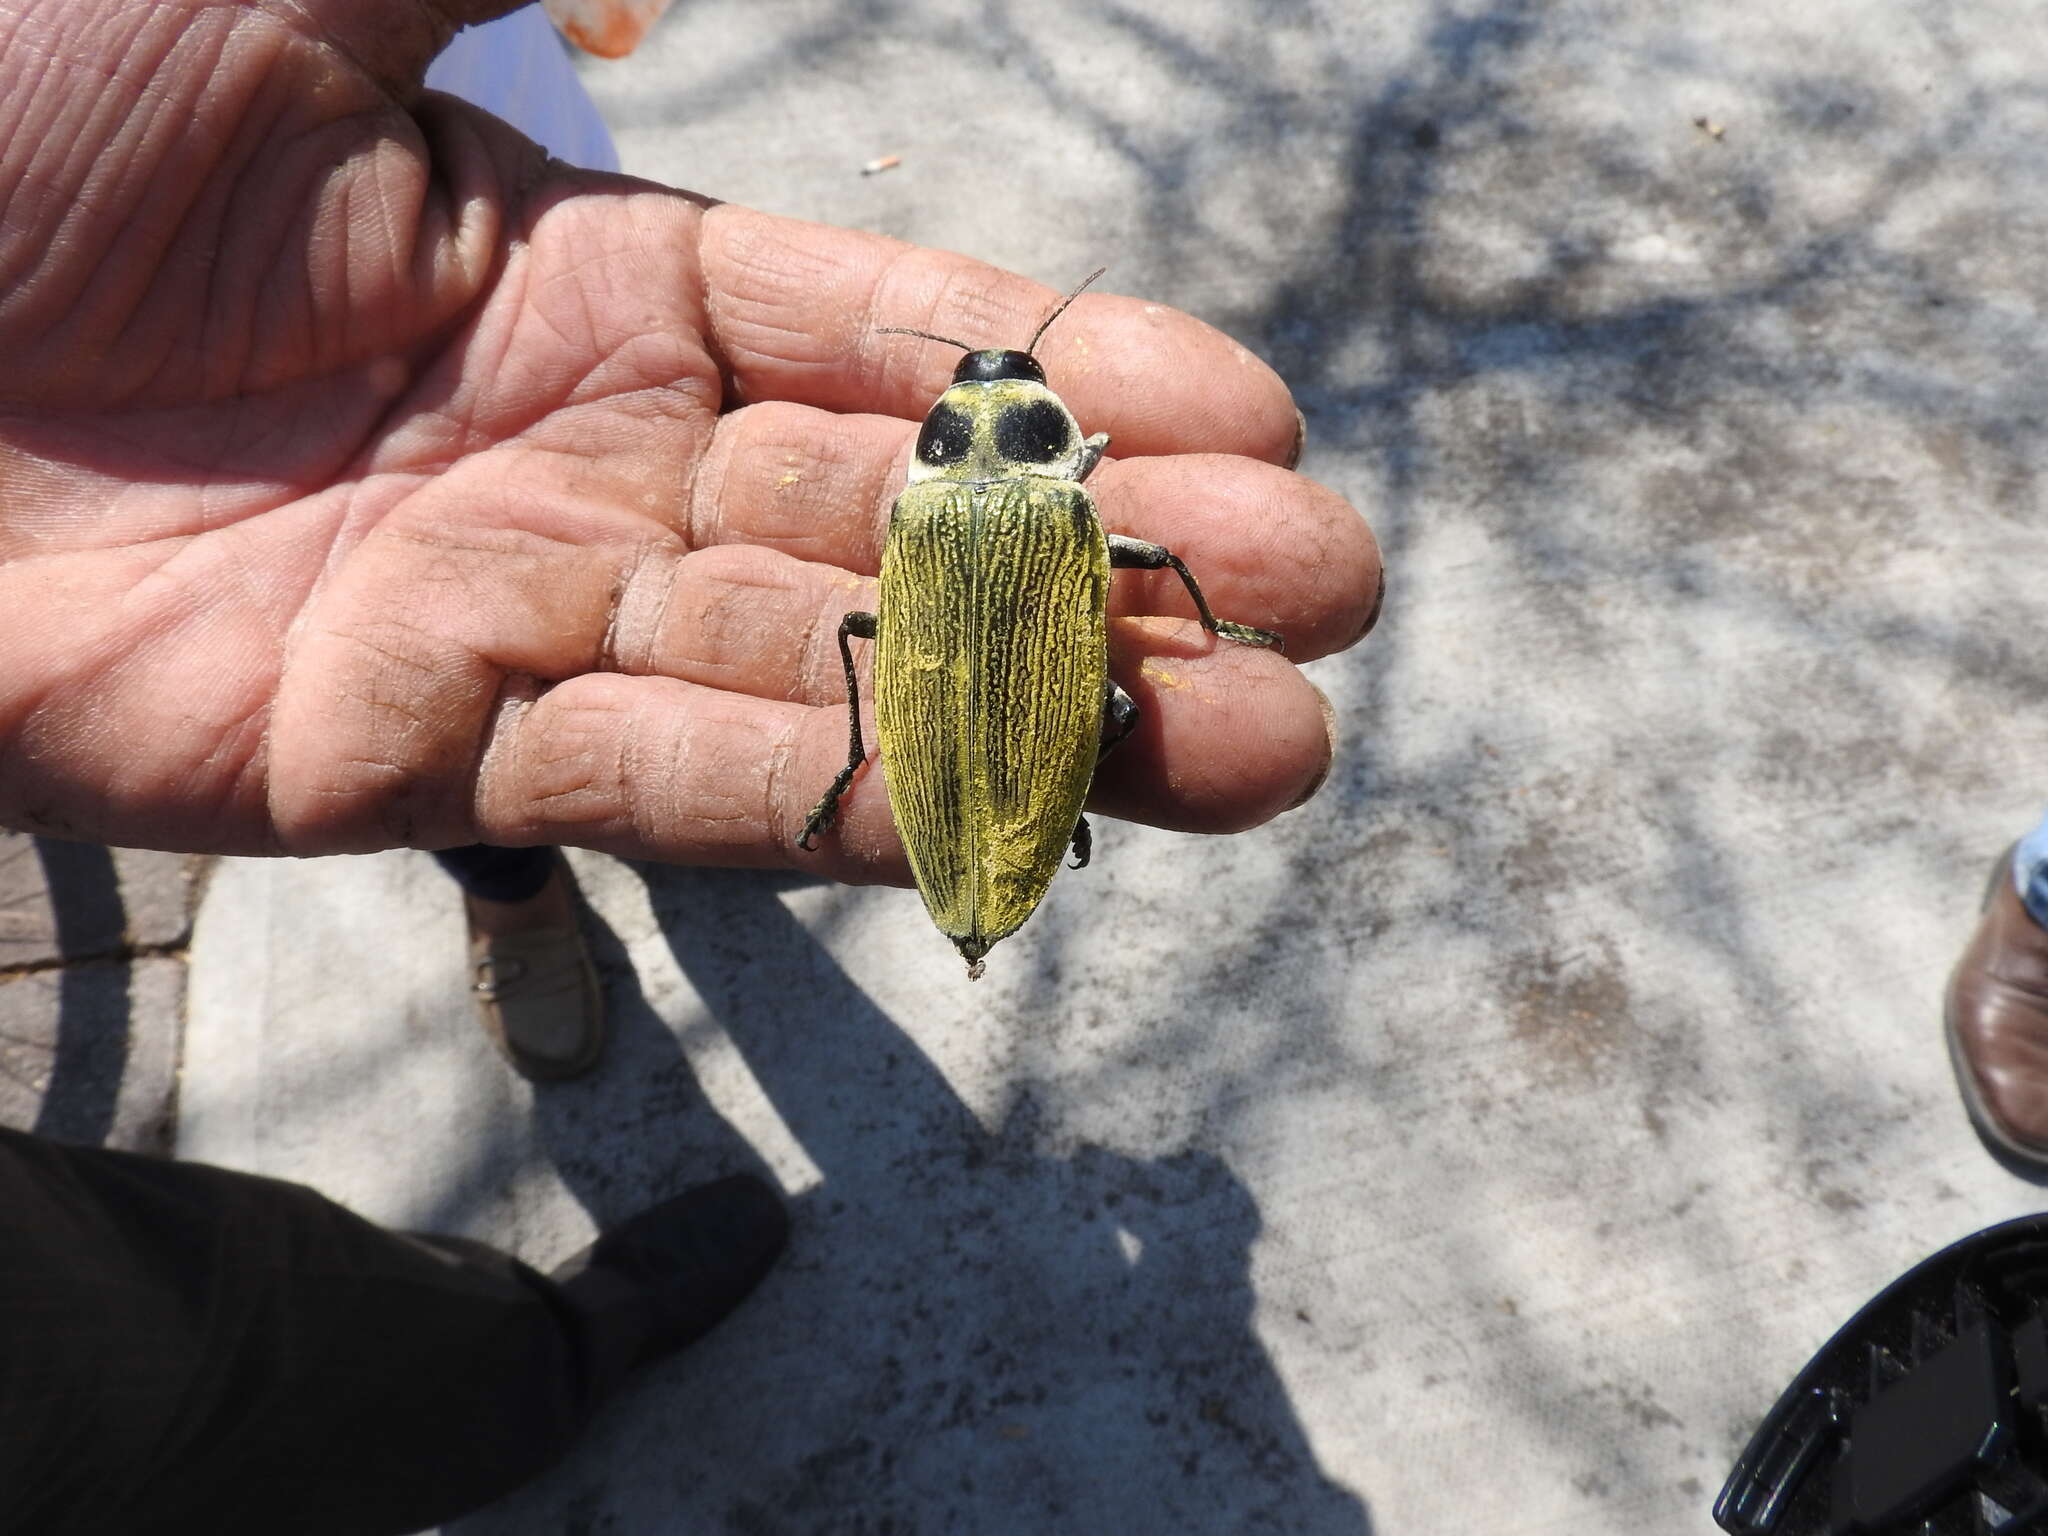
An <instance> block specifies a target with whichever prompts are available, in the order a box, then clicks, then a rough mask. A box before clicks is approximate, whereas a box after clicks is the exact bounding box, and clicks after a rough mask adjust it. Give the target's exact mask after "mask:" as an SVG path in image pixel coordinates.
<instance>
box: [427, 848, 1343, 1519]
mask: <svg viewBox="0 0 2048 1536" xmlns="http://www.w3.org/2000/svg"><path fill="white" fill-rule="evenodd" d="M641 874H642V877H643V878H644V880H645V881H646V884H647V888H648V891H649V893H650V896H651V898H652V900H653V904H654V908H655V912H656V914H657V916H658V918H659V919H660V922H661V928H662V933H663V936H664V938H665V939H666V941H667V942H668V944H669V946H670V948H671V949H672V951H673V952H674V955H675V958H676V961H677V963H678V964H679V965H680V967H681V969H682V972H683V974H684V975H685V976H686V977H687V978H688V979H689V981H690V983H691V984H692V986H693V987H694V989H695V991H696V993H697V995H698V996H699V997H700V998H701V999H702V1003H703V1007H704V1009H705V1010H706V1012H707V1013H708V1015H709V1018H710V1019H711V1020H712V1021H715V1024H716V1026H717V1028H718V1030H719V1031H721V1032H722V1034H723V1037H724V1038H725V1039H726V1040H729V1041H730V1042H731V1043H732V1044H733V1046H735V1047H736V1048H737V1050H738V1051H739V1053H740V1055H741V1056H742V1057H743V1058H744V1060H745V1063H746V1066H747V1068H748V1069H749V1071H750V1072H751V1074H752V1076H753V1079H754V1081H755V1082H757V1083H758V1084H759V1085H760V1087H761V1089H762V1090H763V1091H764V1092H765V1094H766V1096H767V1098H768V1100H769V1101H770V1102H771V1103H772V1104H773V1106H774V1108H775V1110H776V1112H777V1114H778V1115H779V1116H780V1118H781V1120H782V1122H783V1124H784V1125H785V1126H786V1127H787V1129H788V1131H789V1132H790V1133H791V1135H792V1136H793V1137H794V1138H795V1141H796V1142H797V1143H798V1144H799V1145H800V1146H801V1148H802V1151H803V1153H804V1154H805V1155H807V1156H808V1157H809V1159H810V1160H811V1162H812V1163H813V1164H814V1165H815V1167H816V1168H817V1170H818V1172H819V1174H820V1180H819V1182H818V1183H817V1184H816V1185H815V1186H814V1187H812V1188H810V1189H809V1190H807V1191H806V1192H805V1193H803V1194H802V1195H800V1196H799V1197H797V1199H796V1200H795V1201H794V1202H793V1206H794V1211H793V1214H794V1217H795V1222H794V1231H793V1235H792V1240H791V1247H790V1252H789V1254H788V1256H787V1258H786V1259H785V1261H784V1263H783V1265H782V1267H781V1270H780V1271H779V1272H778V1273H777V1274H776V1275H774V1276H771V1277H770V1279H769V1281H768V1282H767V1284H766V1285H765V1286H764V1288H763V1290H762V1292H761V1294H760V1295H759V1296H758V1297H756V1298H755V1299H754V1300H753V1301H752V1302H750V1303H749V1305H748V1307H747V1308H746V1309H745V1310H744V1311H742V1312H741V1313H740V1314H739V1315H738V1316H737V1317H735V1318H734V1320H733V1322H732V1323H731V1324H730V1325H728V1326H727V1327H726V1328H723V1329H721V1330H719V1331H718V1332H716V1333H714V1334H713V1335H712V1336H711V1337H710V1338H709V1339H707V1340H705V1341H704V1342H703V1343H702V1344H700V1345H698V1346H696V1347H695V1348H693V1349H692V1350H690V1351H688V1352H686V1354H685V1355H684V1356H682V1357H681V1358H680V1359H678V1360H677V1361H674V1362H670V1363H665V1364H664V1365H663V1366H661V1367H658V1368H656V1369H654V1370H652V1371H650V1372H649V1373H647V1376H646V1378H645V1379H644V1380H643V1381H642V1382H641V1383H640V1385H639V1386H638V1387H637V1388H636V1389H635V1390H633V1391H631V1392H629V1393H628V1394H627V1395H626V1396H625V1398H624V1399H622V1400H621V1401H620V1402H619V1403H618V1404H615V1405H614V1407H613V1408H612V1409H610V1410H608V1411H607V1412H606V1414H605V1415H603V1416H602V1417H601V1418H600V1420H599V1421H598V1423H597V1424H596V1425H595V1426H594V1427H593V1431H592V1433H591V1435H590V1436H589V1437H588V1438H587V1439H586V1441H585V1442H584V1443H583V1444H582V1445H581V1446H579V1448H578V1449H577V1450H576V1451H575V1452H574V1453H572V1455H571V1457H570V1458H569V1460H568V1461H567V1462H565V1463H564V1464H563V1465H562V1466H561V1467H559V1468H557V1469H556V1470H555V1471H554V1472H552V1473H550V1474H549V1475H548V1476H547V1477H545V1478H543V1479H542V1480H541V1481H539V1482H538V1483H536V1484H534V1485H533V1486H531V1487H530V1488H528V1489H526V1490H524V1491H522V1492H521V1493H520V1494H517V1495H514V1496H513V1497H512V1498H511V1499H509V1500H507V1501H505V1502H504V1503H502V1504H500V1505H498V1506H496V1507H494V1508H493V1509H491V1510H488V1511H485V1512H483V1513H481V1514H478V1515H473V1516H471V1517H469V1518H468V1519H466V1520H464V1521H462V1522H460V1523H458V1524H457V1525H456V1526H453V1527H451V1528H450V1530H451V1531H456V1532H460V1533H462V1536H510V1533H513V1532H524V1531H532V1530H542V1529H546V1530H558V1529H569V1530H588V1531H593V1532H594V1531H604V1532H607V1533H617V1536H626V1533H629V1532H632V1533H638V1532H648V1533H653V1532H667V1531H671V1530H678V1529H692V1530H705V1529H724V1530H737V1531H747V1532H756V1531H760V1532H770V1531H774V1532H779V1531H811V1530H820V1529H832V1530H862V1531H889V1530H894V1531H899V1532H903V1531H916V1530H972V1531H993V1532H1009V1531H1017V1532H1025V1531H1030V1532H1037V1531H1043V1530H1047V1529H1082V1530H1095V1529H1118V1530H1126V1531H1134V1532H1149V1531H1162V1532H1164V1531H1172V1532H1181V1531H1189V1530H1201V1531H1226V1530H1227V1531H1253V1530H1286V1531H1301V1532H1312V1533H1317V1536H1370V1531H1371V1521H1370V1519H1369V1516H1368V1514H1367V1511H1366V1508H1365V1506H1364V1504H1363V1503H1362V1501H1361V1500H1360V1499H1359V1498H1358V1497H1356V1496H1355V1495H1354V1494H1352V1493H1350V1492H1349V1491H1347V1490H1345V1489H1344V1488H1342V1487H1340V1486H1339V1485H1338V1484H1336V1483H1335V1482H1333V1481H1332V1480H1330V1479H1329V1478H1328V1477H1326V1476H1325V1475H1324V1474H1323V1473H1322V1471H1321V1469H1320V1468H1319V1467H1318V1466H1317V1464H1316V1460H1315V1456H1314V1453H1313V1451H1312V1450H1311V1448H1310V1446H1309V1444H1308V1441H1307V1438H1306V1436H1305V1434H1304V1432H1303V1430H1302V1426H1301V1424H1300V1421H1299V1420H1298V1418H1297V1417H1296V1415H1295V1413H1294V1411H1293V1407H1292V1405H1291V1404H1290V1402H1289V1401H1288V1397H1287V1393H1286V1390H1285V1388H1284V1386H1283V1385H1282V1384H1281V1382H1280V1379H1279V1377H1278V1375H1277V1374H1276V1372H1275V1370H1274V1367H1273V1364H1272V1362H1271V1361H1270V1360H1269V1359H1268V1358H1267V1356H1266V1354H1265V1351H1264V1349H1263V1348H1262V1346H1261V1345H1260V1342H1259V1340H1258V1337H1257V1335H1256V1333H1255V1332H1254V1330H1253V1301H1254V1298H1253V1293H1252V1288H1251V1284H1250V1278H1249V1255H1250V1248H1251V1244H1252V1241H1253V1240H1254V1238H1255V1237H1256V1236H1257V1235H1258V1231H1259V1216H1258V1210H1257V1207H1256V1206H1255V1204H1254V1203H1253V1201H1252V1198H1251V1196H1250V1194H1249V1192H1248V1191H1247V1190H1246V1189H1245V1187H1244V1185H1243V1184H1242V1183H1240V1182H1239V1181H1238V1180H1237V1178H1236V1177H1235V1176H1234V1175H1233V1174H1232V1173H1231V1171H1230V1169H1229V1168H1228V1167H1227V1166H1226V1165H1225V1163H1224V1162H1223V1161H1222V1160H1221V1159H1219V1158H1217V1157H1215V1156H1214V1155H1212V1154H1210V1153H1207V1152H1200V1151H1186V1152H1181V1153H1178V1154H1175V1155H1173V1156H1169V1157H1163V1158H1154V1159H1145V1158H1133V1157H1128V1156H1124V1155H1122V1154H1120V1153H1117V1152H1114V1151H1111V1150H1108V1149H1106V1148H1102V1147H1094V1146H1085V1145H1083V1146H1078V1147H1070V1148H1067V1149H1064V1150H1056V1149H1054V1148H1053V1147H1051V1146H1049V1145H1048V1137H1047V1135H1046V1134H1045V1132H1044V1129H1043V1125H1042V1117H1041V1115H1040V1112H1039V1108H1038V1106H1037V1104H1036V1102H1035V1101H1034V1100H1033V1099H1032V1098H1031V1097H1029V1096H1028V1095H1019V1096H1018V1097H1016V1098H1015V1099H1014V1101H1013V1102H1012V1103H1011V1104H1010V1106H1009V1108H1008V1109H1007V1111H1006V1112H1005V1113H1004V1115H1003V1117H1002V1120H1001V1123H1000V1126H999V1128H998V1129H996V1130H994V1131H990V1130H988V1129H986V1128H984V1126H983V1125H982V1124H981V1123H980V1122H979V1121H977V1119H976V1118H975V1116H974V1114H973V1113H972V1112H970V1110H969V1109H968V1107H967V1106H966V1105H965V1104H964V1103H963V1102H962V1101H961V1099H960V1097H959V1096H958V1095H957V1094H956V1093H955V1092H954V1091H953V1089H952V1087H951V1086H950V1085H949V1084H948V1083H947V1082H946V1080H945V1079H944V1077H942V1076H941V1075H940V1073H939V1072H938V1071H937V1070H936V1068H935V1067H934V1066H933V1064H932V1063H931V1061H930V1060H929V1059H928V1058H927V1057H926V1056H925V1055H924V1054H923V1052H921V1051H920V1050H919V1049H918V1047H917V1046H916V1044H915V1043H914V1042H913V1041H912V1040H911V1039H910V1037H909V1036H908V1035H907V1034H906V1033H905V1032H904V1031H903V1030H902V1029H900V1028H898V1027H897V1026H896V1025H895V1024H894V1023H892V1022H891V1021H890V1020H889V1019H888V1018H886V1017H884V1016H883V1014H882V1013H881V1012H880V1011H879V1010H878V1009H877V1008H876V1007H875V1006H874V1004H873V1003H871V1002H870V1001H869V1000H868V999H867V997H866V996H865V995H864V994H863V993H862V992H861V991H860V990H859V989H858V988H857V987H856V986H855V985H854V984H853V983H852V981H851V980H850V979H849V978H848V977H847V975H846V973H845V972H844V971H842V970H841V969H840V968H839V966H838V965H837V964H836V963H835V962H834V961H833V960H832V958H831V956H830V955H829V954H827V953H826V951H825V950H824V949H823V948H822V947H821V946H820V945H819V944H818V943H816V942H815V940H814V939H813V938H812V937H811V936H810V934H809V933H808V932H807V931H806V930H805V929H804V927H803V926H802V925H801V924H799V923H798V922H797V921H796V920H795V919H794V918H792V917H791V916H790V915H789V913H788V912H787V911H786V910H785V909H784V907H783V905H782V902H781V900H780V899H779V895H778V891H779V889H782V888H787V887H788V886H789V885H790V884H792V883H793V882H791V881H790V880H788V879H786V878H776V877H763V876H759V875H751V874H744V873H731V872H714V871H692V870H678V869H669V868H665V867H655V866H649V867H646V868H643V869H642V870H641ZM613 942H616V941H613ZM600 958H601V959H602V958H604V957H603V956H602V955H601V957H600ZM607 968H608V969H611V968H612V966H611V965H608V966H607ZM616 980H617V981H619V982H623V983H624V985H623V986H620V985H615V988H614V998H615V1001H614V1020H615V1022H616V1023H618V1024H619V1025H620V1030H619V1034H618V1036H617V1037H616V1041H617V1044H618V1045H619V1046H620V1047H621V1056H620V1058H619V1059H615V1060H614V1061H613V1062H611V1063H609V1064H608V1066H607V1068H606V1069H605V1071H604V1072H603V1073H602V1074H600V1076H601V1079H602V1081H603V1083H604V1084H606V1085H609V1086H608V1087H605V1088H604V1089H603V1090H602V1093H603V1099H602V1102H601V1103H600V1102H599V1101H598V1100H597V1099H591V1100H589V1101H587V1102H585V1103H584V1104H583V1105H582V1106H581V1107H580V1108H577V1109H575V1110H574V1112H573V1115H572V1113H571V1110H570V1108H568V1107H567V1105H568V1103H569V1101H566V1100H565V1101H559V1102H561V1103H563V1104H564V1107H563V1108H561V1109H550V1108H549V1107H548V1105H549V1104H550V1102H557V1101H555V1100H554V1098H553V1096H552V1095H543V1096H542V1097H541V1100H540V1107H539V1109H538V1110H537V1113H538V1114H539V1115H540V1117H541V1120H542V1136H543V1144H544V1145H545V1146H547V1147H549V1149H550V1151H551V1153H552V1155H553V1156H554V1157H555V1158H556V1162H557V1166H558V1168H559V1169H560V1170H561V1173H562V1176H563V1178H564V1179H565V1180H566V1181H567V1183H568V1184H569V1186H570V1188H571V1189H572V1190H573V1191H574V1192H575V1193H576V1194H577V1196H578V1198H580V1199H582V1200H583V1201H584V1203H585V1204H586V1206H587V1207H588V1208H589V1209H590V1210H591V1212H592V1214H593V1216H595V1217H598V1218H599V1219H601V1220H612V1219H616V1218H617V1217H618V1216H620V1215H623V1214H625V1213H626V1212H627V1211H628V1210H630V1209H632V1208H634V1206H635V1205H637V1204H644V1203H646V1201H648V1200H652V1199H655V1198H658V1197H660V1196H661V1195H663V1194H666V1193H669V1192H671V1191H672V1190H673V1189H675V1188H678V1187H680V1186H681V1185H682V1184H684V1183H689V1182H695V1181H697V1180H701V1179H703V1178H707V1177H710V1176H711V1174H712V1173H714V1172H717V1171H720V1170H722V1169H725V1168H734V1167H747V1166H750V1165H752V1166H758V1159H757V1158H756V1157H755V1156H754V1155H753V1154H752V1153H751V1152H749V1151H748V1150H747V1149H745V1148H744V1147H741V1146H738V1145H736V1134H735V1133H734V1132H733V1131H732V1130H731V1129H730V1128H729V1127H727V1126H726V1125H725V1123H724V1122H723V1121H722V1120H721V1119H720V1118H719V1117H718V1116H716V1115H715V1114H712V1113H711V1112H710V1111H709V1110H708V1108H706V1106H705V1102H704V1100H703V1099H702V1097H701V1096H700V1095H698V1094H697V1093H696V1092H695V1091H694V1089H692V1088H690V1087H689V1085H688V1084H687V1082H686V1080H685V1078H684V1077H683V1076H682V1075H679V1074H681V1073H683V1072H684V1071H685V1070H686V1069H684V1068H683V1066H682V1061H683V1058H682V1054H681V1051H680V1050H679V1048H678V1047H677V1044H676V1041H675V1039H674V1037H673V1036H672V1035H671V1034H670V1033H669V1026H667V1025H664V1024H660V1023H659V1021H658V1017H657V1015H656V1013H655V1011H654V1010H653V1009H652V1008H650V1007H649V1005H648V1002H647V1000H646V999H645V998H644V997H642V996H640V995H639V991H638V987H637V984H634V983H632V982H630V981H628V980H627V979H626V978H623V977H621V978H616ZM657 1037H658V1038H657ZM591 1136H594V1137H596V1138H597V1140H598V1141H599V1142H601V1143H602V1145H601V1146H599V1147H593V1146H592V1145H590V1144H589V1143H588V1142H587V1141H586V1142H585V1144H584V1145H582V1146H581V1147H579V1146H578V1145H577V1144H576V1140H577V1139H578V1138H586V1137H591Z"/></svg>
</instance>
